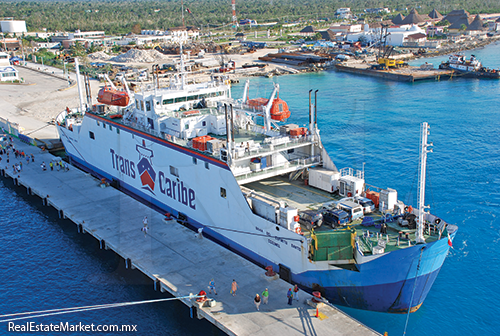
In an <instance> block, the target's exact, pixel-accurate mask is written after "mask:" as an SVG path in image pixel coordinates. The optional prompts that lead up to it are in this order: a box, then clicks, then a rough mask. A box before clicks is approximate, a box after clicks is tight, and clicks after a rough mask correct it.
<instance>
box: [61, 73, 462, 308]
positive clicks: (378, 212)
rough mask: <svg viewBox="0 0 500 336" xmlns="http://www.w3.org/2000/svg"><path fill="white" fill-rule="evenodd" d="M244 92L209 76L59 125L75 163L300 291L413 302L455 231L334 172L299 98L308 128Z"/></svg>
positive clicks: (400, 304)
mask: <svg viewBox="0 0 500 336" xmlns="http://www.w3.org/2000/svg"><path fill="white" fill-rule="evenodd" d="M248 93H249V84H248V82H247V83H246V86H245V90H244V94H243V97H241V98H239V99H234V98H231V96H230V93H229V86H228V85H227V83H226V82H220V81H219V82H216V81H214V82H212V83H211V84H210V83H206V84H205V85H203V86H201V87H195V86H190V87H188V86H187V85H185V84H184V85H183V88H180V89H179V90H172V89H170V90H165V92H163V91H162V90H161V89H158V88H156V89H151V90H146V91H144V92H139V93H136V94H135V96H134V101H133V103H132V104H131V105H129V106H128V107H125V108H121V107H113V109H111V108H110V107H109V106H105V107H100V106H96V107H95V108H87V109H85V110H81V109H74V110H69V111H64V112H62V113H61V114H60V115H59V116H58V117H57V125H58V131H59V133H60V137H61V140H62V141H63V143H64V146H65V148H66V152H67V155H68V157H69V158H70V160H71V162H72V163H74V164H75V165H77V166H79V167H81V168H82V169H84V170H87V171H90V172H91V173H92V174H94V175H96V176H98V177H100V178H105V179H107V180H108V181H109V182H111V183H113V184H114V185H115V186H117V187H119V188H121V189H123V190H125V191H127V192H129V193H132V194H133V195H135V196H136V197H138V198H140V199H142V200H143V201H145V202H147V203H149V204H150V205H151V206H153V207H154V208H155V209H158V210H159V211H162V212H164V213H166V212H168V213H171V214H172V215H173V216H174V217H175V218H176V219H177V221H178V222H179V223H181V224H183V225H187V226H189V227H191V228H193V229H196V230H198V229H201V231H202V234H203V235H204V236H206V237H209V238H210V239H212V240H214V241H216V242H217V243H219V244H221V245H223V246H225V247H227V248H229V249H231V250H232V251H235V252H237V253H239V254H241V255H243V256H244V257H245V258H247V259H249V260H252V261H253V262H254V263H256V264H258V265H260V266H262V267H267V266H272V268H273V269H274V270H275V271H276V272H278V273H279V275H280V277H281V278H283V279H284V280H286V281H289V282H291V283H296V284H298V285H299V286H300V287H301V288H303V289H304V290H307V291H310V292H311V291H317V292H320V293H321V294H322V295H323V296H324V297H325V298H327V299H328V300H329V301H330V302H332V303H334V304H340V305H345V306H349V307H353V308H359V309H367V310H374V311H382V312H393V313H405V312H408V310H410V311H415V310H416V309H418V308H419V307H420V305H421V304H422V302H423V300H424V299H425V297H426V295H427V293H428V291H429V290H430V288H431V286H432V283H433V282H434V280H435V278H436V276H437V274H438V272H439V270H440V268H441V266H442V264H443V262H444V260H445V258H446V255H447V253H448V249H449V246H450V245H449V243H451V239H453V237H454V235H455V233H456V230H457V227H456V226H454V225H451V224H448V223H446V222H445V221H444V220H442V219H441V218H438V217H437V216H435V215H433V214H430V213H428V212H426V211H424V205H423V204H424V198H423V195H420V196H419V208H418V209H413V208H412V207H411V206H407V205H405V204H403V203H402V202H401V201H399V200H398V198H397V191H396V190H393V189H390V188H385V189H374V188H372V190H368V189H366V188H365V180H364V174H363V172H362V171H357V170H354V169H351V168H343V169H340V170H338V169H337V167H336V166H335V164H334V163H333V161H332V160H331V158H330V156H329V154H328V153H327V151H326V150H325V148H324V146H323V144H322V142H321V138H320V134H319V128H318V123H317V114H316V107H317V103H316V98H315V99H314V102H313V101H312V95H311V92H310V93H309V101H310V104H309V106H310V108H309V123H308V125H307V127H299V126H298V125H293V124H289V123H288V124H287V123H286V118H288V117H289V116H290V110H289V108H288V106H287V104H286V102H284V101H283V100H282V99H280V98H279V86H278V85H275V86H274V89H273V92H272V94H271V95H270V96H269V97H268V98H255V99H250V98H249V94H248ZM423 127H426V129H425V132H427V131H428V127H427V126H426V125H425V126H423ZM426 139H427V138H426V137H425V142H426V141H427V140H426ZM422 141H424V140H422ZM422 143H423V142H422ZM422 146H423V148H425V149H427V147H428V145H427V143H426V144H425V145H424V144H423V145H422ZM426 152H427V151H426ZM426 152H425V153H426ZM421 162H422V161H421ZM421 166H422V165H421ZM424 166H425V160H424ZM423 175H425V169H424V171H423ZM422 183H423V184H422ZM422 185H425V181H424V182H421V183H420V190H422V191H424V190H425V188H422V187H421V186H422Z"/></svg>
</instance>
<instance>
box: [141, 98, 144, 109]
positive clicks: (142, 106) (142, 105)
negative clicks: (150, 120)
mask: <svg viewBox="0 0 500 336" xmlns="http://www.w3.org/2000/svg"><path fill="white" fill-rule="evenodd" d="M141 111H144V102H143V101H142V100H141Z"/></svg>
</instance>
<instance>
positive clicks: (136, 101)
mask: <svg viewBox="0 0 500 336" xmlns="http://www.w3.org/2000/svg"><path fill="white" fill-rule="evenodd" d="M135 108H136V109H139V100H137V99H136V100H135Z"/></svg>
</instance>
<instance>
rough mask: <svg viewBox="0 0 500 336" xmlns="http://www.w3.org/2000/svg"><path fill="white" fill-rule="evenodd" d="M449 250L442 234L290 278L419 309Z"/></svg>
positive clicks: (234, 247)
mask: <svg viewBox="0 0 500 336" xmlns="http://www.w3.org/2000/svg"><path fill="white" fill-rule="evenodd" d="M68 156H69V157H70V159H71V162H72V163H73V164H75V165H76V166H78V167H80V168H82V169H83V170H85V171H88V172H90V173H93V174H94V175H97V176H98V177H100V178H101V177H104V178H106V179H108V180H110V181H113V180H115V181H116V178H115V177H114V176H111V175H109V174H107V173H105V172H104V171H102V170H100V169H98V168H96V167H94V166H92V165H90V164H89V163H88V162H85V161H82V160H80V159H78V158H75V157H74V156H72V155H70V154H69V153H68ZM118 182H119V188H120V189H121V190H123V191H125V192H126V193H127V194H129V195H131V196H132V197H134V198H136V199H138V200H140V201H143V202H145V203H146V204H148V205H150V206H151V207H152V208H154V209H155V210H157V211H161V212H163V213H165V212H167V211H168V212H170V213H172V214H173V215H174V216H178V212H177V210H176V209H173V208H171V207H169V206H167V205H166V204H163V203H161V202H159V201H157V200H156V199H154V198H152V197H150V196H149V195H148V194H146V193H144V192H143V191H141V190H138V189H136V188H134V187H132V186H130V185H128V184H126V183H124V182H123V181H118ZM185 224H187V225H189V226H191V227H193V228H199V227H203V235H204V236H206V237H208V238H210V239H211V240H213V241H215V242H216V243H218V244H220V245H222V246H224V247H226V248H228V249H230V250H231V251H234V252H236V253H237V254H239V255H241V256H242V257H244V258H245V259H247V260H250V261H251V262H253V263H255V264H257V265H259V266H262V267H265V266H269V265H272V266H273V268H274V269H275V270H277V269H278V268H279V265H276V264H274V263H273V262H271V261H270V260H267V259H266V258H263V257H262V256H260V255H258V254H256V253H255V252H254V251H251V250H249V249H247V248H244V247H242V246H241V245H239V244H237V243H235V242H234V241H232V240H229V239H228V238H227V237H225V236H223V235H221V234H219V233H218V232H215V231H213V230H211V229H210V228H208V227H206V226H204V225H203V224H202V223H199V222H197V221H194V220H193V219H191V218H188V223H185ZM453 235H454V233H453V234H452V236H453ZM448 249H449V246H448V244H447V239H446V238H444V239H441V240H439V241H436V242H433V243H430V244H423V245H416V246H413V247H409V248H405V249H402V250H398V251H393V252H391V253H386V254H384V255H381V256H379V257H378V258H374V259H373V260H370V261H368V262H366V263H363V264H358V265H357V266H358V271H351V270H345V269H339V268H334V269H331V270H323V271H306V272H303V273H300V274H295V273H292V274H291V282H292V283H297V284H298V285H299V286H300V287H301V288H302V289H303V290H305V291H307V292H312V291H314V290H318V291H320V292H322V294H323V296H324V297H326V298H327V299H328V300H329V301H330V302H331V303H333V304H338V305H342V306H347V307H351V308H357V309H365V310H371V311H378V312H390V313H406V312H407V311H408V308H409V307H411V308H412V311H415V310H416V309H418V308H419V307H420V305H421V304H422V302H423V301H424V299H425V297H426V296H427V293H428V292H429V290H430V288H431V287H432V284H433V283H434V280H435V279H436V277H437V275H438V273H439V270H440V269H441V266H442V265H443V262H444V259H445V258H446V255H447V253H448Z"/></svg>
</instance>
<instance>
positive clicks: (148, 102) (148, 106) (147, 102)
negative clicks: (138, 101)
mask: <svg viewBox="0 0 500 336" xmlns="http://www.w3.org/2000/svg"><path fill="white" fill-rule="evenodd" d="M146 111H151V102H150V101H149V100H146Z"/></svg>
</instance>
